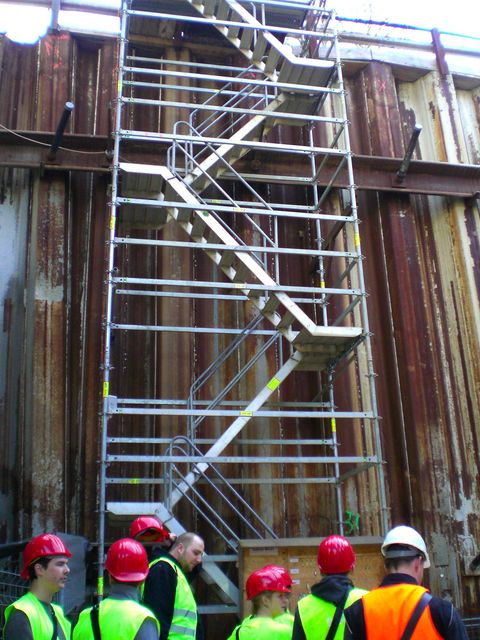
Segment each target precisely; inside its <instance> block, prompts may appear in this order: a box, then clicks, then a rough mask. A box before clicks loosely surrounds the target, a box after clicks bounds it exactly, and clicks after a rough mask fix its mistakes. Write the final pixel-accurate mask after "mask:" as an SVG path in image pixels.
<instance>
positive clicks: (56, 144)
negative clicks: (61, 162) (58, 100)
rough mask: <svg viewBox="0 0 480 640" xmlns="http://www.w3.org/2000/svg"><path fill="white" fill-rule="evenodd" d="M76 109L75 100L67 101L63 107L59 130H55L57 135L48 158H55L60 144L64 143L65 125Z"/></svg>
mask: <svg viewBox="0 0 480 640" xmlns="http://www.w3.org/2000/svg"><path fill="white" fill-rule="evenodd" d="M74 109H75V105H74V104H73V102H66V103H65V107H64V109H63V113H62V116H61V118H60V121H59V123H58V125H57V130H56V131H55V136H54V138H53V142H52V145H51V147H50V149H49V150H48V153H47V160H55V158H56V155H57V151H58V148H59V146H60V145H61V143H62V139H63V133H64V131H65V127H66V126H67V122H68V120H69V118H70V115H71V113H72V111H73V110H74Z"/></svg>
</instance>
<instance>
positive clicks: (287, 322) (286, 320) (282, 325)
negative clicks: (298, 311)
mask: <svg viewBox="0 0 480 640" xmlns="http://www.w3.org/2000/svg"><path fill="white" fill-rule="evenodd" d="M294 320H295V316H294V315H293V313H290V311H287V312H286V313H285V314H284V315H283V316H282V319H281V320H280V322H279V323H278V324H277V329H286V328H287V327H290V326H291V325H292V322H293V321H294Z"/></svg>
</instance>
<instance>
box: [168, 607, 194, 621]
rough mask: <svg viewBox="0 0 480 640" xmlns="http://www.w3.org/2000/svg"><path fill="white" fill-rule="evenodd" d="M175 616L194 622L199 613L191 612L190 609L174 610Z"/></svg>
mask: <svg viewBox="0 0 480 640" xmlns="http://www.w3.org/2000/svg"><path fill="white" fill-rule="evenodd" d="M173 615H174V616H180V617H181V618H191V619H192V620H196V619H197V612H196V611H189V609H174V610H173Z"/></svg>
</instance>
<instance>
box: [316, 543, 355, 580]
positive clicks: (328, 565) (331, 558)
mask: <svg viewBox="0 0 480 640" xmlns="http://www.w3.org/2000/svg"><path fill="white" fill-rule="evenodd" d="M317 562H318V566H319V567H320V571H321V572H322V573H324V574H332V573H348V572H349V571H351V570H352V569H353V567H354V566H355V553H354V551H353V549H352V545H351V544H350V543H349V541H348V540H347V539H346V538H344V537H343V536H338V535H333V536H328V538H325V540H322V542H321V543H320V546H319V547H318V556H317Z"/></svg>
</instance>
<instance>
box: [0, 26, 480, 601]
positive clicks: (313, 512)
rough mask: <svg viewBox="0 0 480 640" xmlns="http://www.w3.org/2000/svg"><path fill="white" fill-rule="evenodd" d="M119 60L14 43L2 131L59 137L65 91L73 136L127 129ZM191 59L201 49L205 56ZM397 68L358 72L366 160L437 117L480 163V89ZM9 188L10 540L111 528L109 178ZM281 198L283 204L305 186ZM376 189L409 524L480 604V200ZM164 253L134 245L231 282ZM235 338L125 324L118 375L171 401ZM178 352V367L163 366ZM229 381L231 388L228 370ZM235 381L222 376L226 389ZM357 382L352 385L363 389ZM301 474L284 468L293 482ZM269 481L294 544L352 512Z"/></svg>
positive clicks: (5, 434) (383, 331) (87, 48)
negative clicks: (153, 332) (99, 492)
mask: <svg viewBox="0 0 480 640" xmlns="http://www.w3.org/2000/svg"><path fill="white" fill-rule="evenodd" d="M157 36H159V37H160V36H162V34H157ZM115 52H116V45H115V43H113V42H111V41H101V40H97V39H93V38H92V39H89V38H85V37H81V38H76V37H73V36H71V35H68V34H61V35H49V36H47V37H46V38H44V39H43V40H42V41H41V42H40V43H39V45H38V46H36V47H28V46H19V45H14V44H13V43H11V42H9V41H8V40H6V39H2V40H0V59H1V61H2V65H1V66H0V69H1V71H0V74H1V75H0V93H1V95H2V97H3V96H7V99H6V100H3V99H2V101H1V103H0V123H1V124H3V125H4V126H6V127H9V128H12V129H23V130H25V129H27V130H28V129H31V130H38V131H53V130H54V129H55V127H56V124H57V122H58V119H59V117H60V114H61V112H62V109H63V104H64V102H65V101H66V100H72V101H73V102H75V106H76V108H75V111H74V114H73V117H72V119H71V121H70V123H69V125H68V129H67V130H68V131H71V132H74V133H86V134H97V135H105V134H107V133H108V127H109V124H108V105H109V102H110V101H111V100H112V99H113V97H114V78H113V76H114V74H112V70H114V68H115ZM173 55H177V52H176V50H175V51H174V50H171V51H170V52H169V53H168V56H169V57H170V58H172V57H173ZM181 55H182V56H183V57H184V59H188V58H190V57H191V58H192V59H193V58H194V54H193V53H191V52H189V51H188V47H187V48H186V49H183V52H182V54H181ZM357 69H358V68H357ZM396 69H397V67H396V66H395V65H390V64H386V63H382V62H378V61H370V62H368V63H364V64H363V66H362V68H361V69H360V70H356V71H354V72H353V71H352V73H350V74H349V77H348V90H349V102H350V112H351V121H352V128H351V131H352V141H353V148H354V152H356V153H360V154H364V155H370V154H371V155H378V156H387V157H402V156H403V153H404V149H405V146H406V143H407V141H408V139H409V136H410V131H411V129H412V126H413V124H414V123H421V124H422V126H423V132H422V134H421V138H420V148H419V157H421V158H422V159H425V160H436V161H444V162H467V163H478V161H479V156H478V148H479V143H480V139H479V138H480V136H479V133H478V132H479V125H480V99H479V98H480V96H479V91H478V89H471V90H465V89H460V90H459V89H457V88H456V86H455V85H454V84H453V83H452V81H451V78H450V77H449V76H446V77H443V76H441V75H440V73H439V72H438V71H429V72H428V73H426V74H423V75H421V76H418V75H417V76H416V78H417V79H414V80H413V81H408V82H407V81H405V80H404V79H401V78H400V77H398V74H397V71H396ZM404 77H405V74H403V75H402V78H404ZM179 115H181V114H179ZM136 119H138V120H139V121H140V120H141V115H140V114H139V113H136V114H133V116H132V122H134V121H135V120H136ZM153 124H154V126H152V125H153ZM155 126H156V127H159V128H160V129H163V130H168V129H169V128H170V127H171V122H167V121H166V120H165V119H164V117H163V115H162V114H159V117H158V121H157V122H156V124H155V123H150V127H151V129H152V130H153V129H154V128H155ZM145 128H148V127H147V126H145ZM284 141H285V140H284ZM0 185H1V192H0V194H1V203H0V206H1V217H0V225H1V239H0V251H1V253H2V256H5V258H4V259H2V261H1V266H0V291H1V295H2V302H3V304H2V307H1V313H2V314H3V333H2V334H1V336H0V340H1V342H0V345H1V347H2V348H1V351H0V411H1V415H0V421H1V422H2V424H5V425H6V429H4V430H3V431H2V436H1V438H2V441H1V444H2V453H1V456H2V458H1V459H2V469H3V471H4V473H3V474H2V478H3V479H2V490H1V493H2V495H1V498H0V500H1V504H2V506H3V507H5V509H3V510H2V513H4V514H5V515H4V516H3V518H2V522H1V523H0V526H1V529H0V531H1V532H2V537H3V538H4V539H12V538H17V537H23V536H28V535H30V533H31V532H32V531H33V532H35V531H39V530H41V529H43V528H57V529H59V530H61V529H64V530H68V531H70V532H72V533H76V534H84V535H87V536H89V537H91V538H93V537H94V535H95V517H94V509H95V501H96V460H97V444H98V435H97V434H98V420H97V411H98V407H99V398H100V380H101V375H100V352H101V348H100V347H101V332H100V329H101V323H102V311H103V302H104V301H103V298H102V286H103V279H104V276H103V268H104V252H105V244H104V240H105V238H106V223H105V220H106V217H107V215H106V210H107V200H108V189H107V185H108V178H107V177H102V176H93V175H92V174H88V173H75V174H73V173H72V174H69V173H60V174H57V173H55V174H54V173H53V172H52V173H48V172H47V173H43V174H41V173H39V172H31V173H29V172H27V171H25V170H14V171H12V170H3V171H2V173H1V182H0ZM278 189H279V193H278V194H276V195H275V199H279V198H281V197H286V198H289V199H292V198H295V197H297V198H298V197H299V196H298V192H293V191H289V190H288V188H282V187H278ZM281 189H283V191H281ZM479 190H480V185H479ZM359 197H360V212H361V219H362V225H361V234H362V246H363V253H364V254H365V256H366V261H365V269H366V281H367V288H368V290H369V294H370V296H369V309H370V317H371V325H372V330H373V332H374V352H375V353H374V355H375V362H376V369H377V372H378V382H377V384H378V396H379V405H380V413H381V415H382V416H383V420H382V431H383V442H384V453H385V459H386V463H387V464H386V466H385V472H386V476H387V480H388V482H387V484H388V490H389V496H390V506H391V517H392V522H394V523H400V522H410V523H412V524H414V525H417V526H418V527H419V528H420V529H421V530H422V531H425V533H426V535H427V538H428V541H429V543H430V544H431V546H432V550H433V557H434V561H435V568H434V569H432V570H431V571H430V574H431V584H432V587H433V589H434V590H435V591H436V592H440V593H442V594H443V595H446V596H448V595H451V596H452V597H453V598H454V600H455V602H456V603H457V604H459V605H463V607H464V608H465V610H475V609H476V608H478V601H479V584H478V578H474V577H466V576H465V575H464V573H465V572H464V567H463V562H464V559H465V558H467V557H470V556H472V555H474V554H475V553H476V552H477V551H478V549H479V546H480V523H479V518H478V514H479V513H480V508H479V507H480V505H479V497H480V496H479V477H478V473H479V471H478V459H479V426H478V425H479V424H480V415H479V413H480V411H479V407H480V397H479V396H480V370H479V369H480V364H479V359H478V352H479V341H480V340H479V338H480V335H479V334H480V305H479V285H480V275H479V273H480V271H479V268H480V264H479V261H480V260H479V258H480V251H479V228H478V226H479V218H478V201H477V202H475V201H465V200H460V199H453V198H440V197H432V196H418V195H417V196H411V195H409V194H408V193H405V194H404V195H402V194H391V193H386V192H384V193H375V192H373V191H369V192H363V193H360V194H359ZM169 233H176V232H175V231H173V230H172V231H171V232H170V231H169ZM285 233H286V235H288V243H289V245H290V246H299V247H300V246H302V242H304V241H305V240H304V239H302V238H299V237H298V233H297V230H296V229H295V228H294V227H292V228H291V229H288V230H287V229H286V230H285ZM162 238H165V232H164V233H163V235H162ZM164 256H165V257H164V262H163V263H162V264H158V263H156V262H155V256H154V252H153V251H152V252H150V253H149V252H148V251H134V250H133V249H132V251H131V253H130V255H129V256H128V260H130V261H131V262H130V267H129V268H130V271H131V270H132V264H134V265H135V268H136V269H138V272H139V274H141V275H143V274H144V272H145V270H147V269H148V270H150V272H151V273H155V272H156V273H158V274H162V277H168V274H169V273H170V272H171V271H172V270H173V271H175V273H177V274H178V273H182V276H183V277H184V278H186V279H188V278H189V277H190V274H192V273H193V272H194V273H195V276H196V277H197V278H199V279H204V278H203V277H202V274H203V273H205V274H207V273H208V278H205V279H210V278H211V273H210V270H211V269H212V267H211V263H210V262H209V261H208V260H206V259H205V258H204V257H199V256H197V257H196V258H195V261H194V262H193V263H192V264H190V263H187V262H184V261H183V262H182V256H181V255H180V254H179V253H176V252H172V253H171V255H170V254H166V253H165V254H164ZM290 268H291V274H290V277H291V279H292V282H298V283H300V281H301V280H302V278H304V277H305V273H306V272H307V270H308V266H307V265H303V264H300V263H299V262H298V263H293V262H292V263H291V266H290ZM119 313H121V315H122V320H124V321H125V319H128V318H130V319H132V320H135V321H137V318H138V319H140V318H142V321H143V320H145V318H156V319H159V318H161V320H162V322H163V323H164V324H167V325H168V324H173V323H175V324H180V325H181V324H185V325H187V324H189V323H190V322H191V321H192V317H191V309H190V307H189V305H188V304H187V303H185V302H184V301H182V300H178V301H177V302H176V304H175V305H174V306H171V307H168V306H166V305H163V304H160V303H159V302H152V301H149V302H145V303H144V306H142V307H141V308H136V309H129V308H128V307H127V306H123V307H120V310H119ZM195 313H196V314H197V315H196V318H198V319H200V318H201V322H202V324H203V325H208V324H209V323H211V322H214V321H215V322H217V321H219V322H224V323H225V324H226V325H227V324H228V325H231V324H233V323H234V322H238V324H239V326H241V324H242V322H243V320H244V318H243V317H242V318H239V317H235V315H236V314H237V311H236V310H235V309H234V308H233V307H231V306H230V307H229V306H227V305H225V304H224V303H221V302H219V303H218V304H217V305H215V306H214V307H213V308H212V307H209V306H208V307H207V306H206V305H202V304H199V305H198V307H197V308H196V310H195ZM244 313H245V312H244ZM247 313H248V312H247ZM194 320H195V318H194ZM199 321H200V320H199ZM222 340H223V338H221V337H220V338H208V339H207V340H205V341H204V342H200V341H199V339H198V338H192V337H191V336H189V337H185V338H183V339H182V340H181V341H180V342H175V341H172V340H171V337H170V336H169V334H165V335H164V336H163V337H161V338H159V337H152V339H151V342H150V343H148V342H143V346H142V347H140V342H139V341H138V342H137V341H136V339H135V336H134V335H133V334H131V335H129V336H128V337H127V336H121V335H119V336H118V338H117V343H116V345H115V352H116V356H117V360H116V366H117V367H119V368H120V371H121V372H122V374H123V369H122V362H124V361H125V359H128V360H129V361H134V362H135V363H136V364H135V366H134V367H130V368H129V370H128V376H129V377H130V379H129V380H125V383H126V387H125V388H129V389H130V390H131V389H132V388H135V387H134V383H135V381H138V380H139V379H140V378H141V377H146V378H147V380H148V385H149V387H150V388H151V390H152V394H154V393H155V390H156V389H157V388H158V387H159V385H162V388H163V389H162V390H163V395H164V396H166V395H168V394H167V393H166V390H165V385H168V386H169V388H170V389H171V392H172V396H174V397H179V396H182V395H183V396H185V395H186V394H187V391H188V387H189V384H190V381H191V380H190V375H191V373H190V372H191V369H192V368H194V367H197V370H198V371H201V370H202V369H203V368H204V366H205V364H208V362H209V356H208V354H209V352H211V351H212V352H213V351H214V350H217V349H219V348H220V345H221V343H222ZM200 345H202V347H201V348H200ZM247 349H251V350H252V351H253V350H254V349H255V345H250V344H249V346H248V347H247ZM158 350H161V352H162V354H163V358H162V360H161V361H159V360H158V361H157V359H156V357H155V354H156V353H157V352H158ZM179 353H181V354H183V355H182V357H179V355H178V354H179ZM172 362H174V363H175V366H174V367H172ZM274 365H275V363H274V356H273V355H271V356H269V359H266V360H265V362H264V365H263V366H265V367H266V368H269V369H270V370H273V369H274ZM124 373H125V375H127V369H126V368H125V370H124ZM224 375H225V380H226V379H228V376H229V373H228V370H226V372H225V374H224ZM127 382H128V383H129V384H128V385H127ZM302 382H304V384H302ZM218 384H220V381H218V380H217V381H215V383H212V388H211V389H210V390H209V395H212V390H213V389H214V385H218ZM251 384H252V388H254V387H255V385H254V384H253V381H252V382H251ZM355 384H356V383H355V381H354V380H352V381H351V388H352V389H354V388H355ZM315 385H316V381H315V380H313V381H312V380H309V379H308V376H307V375H306V374H305V376H304V377H300V378H297V383H296V386H294V385H293V383H291V384H290V386H287V387H286V390H285V392H284V393H285V397H284V399H288V398H295V399H297V400H298V399H302V398H303V397H304V398H305V399H310V398H311V397H312V393H311V391H312V388H313V387H314V386H315ZM347 386H348V385H346V390H345V393H347V392H348V388H347ZM309 387H310V388H309ZM205 393H207V392H205ZM144 427H145V430H146V431H147V432H149V433H152V434H156V435H159V434H160V433H161V434H162V435H163V436H169V435H173V434H174V433H176V432H177V431H178V430H179V429H180V430H182V429H184V428H185V425H177V424H172V423H171V422H169V421H168V420H166V421H163V422H161V421H156V420H153V419H152V421H151V422H150V423H148V424H146V425H144ZM218 429H219V423H218V421H212V422H211V423H209V424H208V426H205V427H203V431H202V436H204V437H208V436H213V435H215V434H216V433H217V432H218ZM300 429H301V430H302V431H301V432H302V436H303V437H305V435H306V434H305V431H308V432H309V433H312V434H313V433H315V432H316V433H317V434H318V425H315V424H308V425H301V424H298V423H297V421H292V422H291V423H289V424H283V425H275V427H273V426H272V425H269V424H261V425H258V430H260V431H261V432H262V433H264V434H265V435H267V434H268V436H269V437H295V435H296V434H297V433H298V432H299V430H300ZM245 435H246V436H248V435H249V434H248V433H246V434H245ZM307 435H308V434H307ZM256 436H258V432H257V433H256ZM270 452H271V453H273V451H272V450H271V451H270ZM257 472H258V473H259V474H261V473H263V470H262V469H258V470H257ZM282 472H283V471H282V469H277V470H276V471H275V474H276V475H277V476H278V477H281V474H282ZM371 480H372V479H371V478H370V476H366V477H365V478H363V479H362V478H359V479H358V480H357V481H356V483H357V491H356V493H355V495H354V493H353V492H352V495H351V496H350V495H349V496H347V504H349V508H351V509H353V510H355V511H356V512H357V511H358V513H360V516H361V526H362V527H363V528H362V533H365V534H369V533H370V534H375V533H378V526H379V525H378V522H377V521H376V519H375V517H374V510H375V505H372V504H370V503H369V482H370V481H371ZM139 492H141V489H139V488H138V487H137V488H132V489H131V490H130V492H129V493H128V495H129V496H132V498H133V499H136V497H138V495H139ZM249 492H250V495H249V496H248V497H249V498H250V499H251V501H252V503H254V504H255V505H256V506H257V508H259V510H260V511H262V512H263V513H264V514H266V516H267V518H268V520H269V521H271V522H272V523H273V524H274V526H275V527H276V528H277V529H278V531H279V533H280V534H281V535H287V536H292V535H305V536H307V535H321V534H323V533H327V532H328V530H329V526H330V525H329V522H328V517H332V516H333V515H334V507H333V505H332V504H331V498H330V497H329V494H328V492H327V491H323V490H321V491H318V490H316V489H313V488H311V487H309V486H298V487H297V486H289V487H285V488H281V487H276V488H274V489H273V490H271V489H266V488H265V487H262V486H259V487H255V486H252V487H250V489H249ZM126 493H127V492H126V491H125V490H123V497H126ZM285 514H287V517H285ZM325 514H327V516H325ZM326 518H327V519H326Z"/></svg>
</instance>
